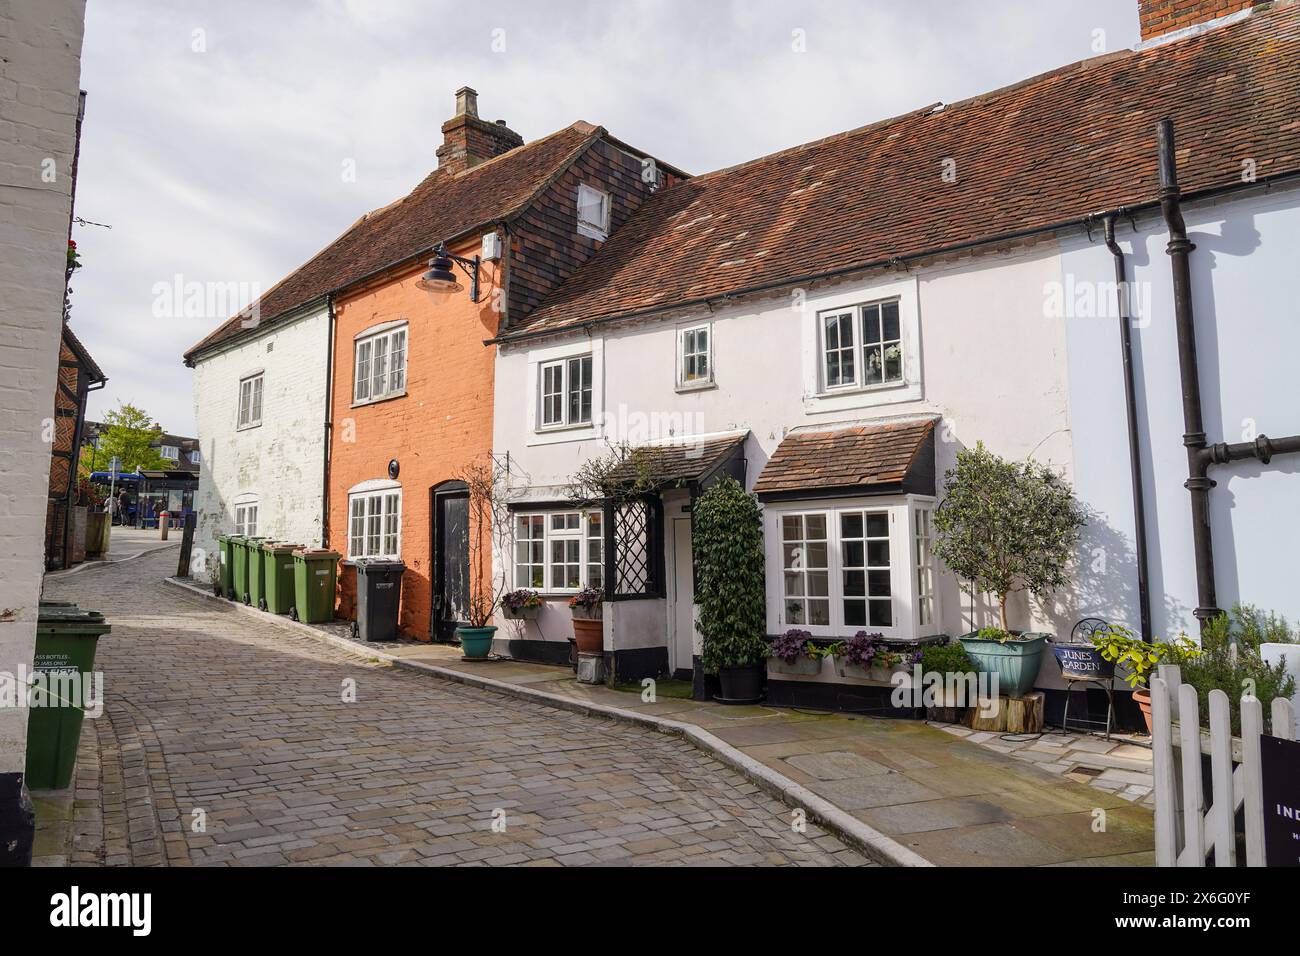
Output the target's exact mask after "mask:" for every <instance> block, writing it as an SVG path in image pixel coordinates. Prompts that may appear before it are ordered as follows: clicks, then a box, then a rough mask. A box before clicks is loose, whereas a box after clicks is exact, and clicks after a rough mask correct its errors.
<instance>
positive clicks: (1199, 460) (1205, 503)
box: [1156, 119, 1300, 644]
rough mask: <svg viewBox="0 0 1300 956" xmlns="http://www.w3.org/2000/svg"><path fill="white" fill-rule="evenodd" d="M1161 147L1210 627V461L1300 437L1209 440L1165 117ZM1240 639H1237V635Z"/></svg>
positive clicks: (1287, 448) (1277, 449) (1199, 566)
mask: <svg viewBox="0 0 1300 956" xmlns="http://www.w3.org/2000/svg"><path fill="white" fill-rule="evenodd" d="M1156 131H1157V138H1158V140H1159V146H1160V209H1161V212H1163V213H1164V218H1165V224H1166V225H1167V226H1168V227H1169V245H1168V246H1167V247H1166V249H1165V251H1166V252H1167V253H1168V254H1169V258H1170V259H1171V260H1172V262H1171V265H1172V268H1173V282H1174V327H1175V329H1176V331H1177V334H1178V372H1179V378H1180V379H1181V383H1182V389H1183V428H1184V432H1183V445H1184V446H1186V448H1187V475H1188V477H1187V482H1186V484H1185V485H1184V487H1186V488H1187V490H1188V492H1190V494H1191V499H1192V543H1193V546H1194V548H1195V554H1196V594H1197V598H1196V599H1197V602H1198V607H1197V608H1196V610H1195V611H1194V612H1193V614H1194V615H1195V616H1196V618H1197V619H1198V620H1199V621H1200V622H1201V630H1202V632H1204V630H1205V625H1206V622H1208V621H1209V620H1210V619H1211V618H1213V617H1216V616H1218V615H1219V614H1221V613H1222V611H1220V609H1219V607H1218V596H1217V594H1216V592H1215V585H1214V545H1213V541H1212V540H1211V536H1210V508H1209V498H1210V489H1211V488H1213V487H1214V486H1215V482H1214V480H1213V479H1212V478H1210V477H1209V469H1210V465H1221V464H1227V463H1228V462H1231V461H1242V460H1245V459H1247V458H1256V459H1258V460H1259V461H1260V463H1261V464H1264V465H1267V464H1268V463H1269V462H1270V461H1271V460H1272V458H1273V456H1274V455H1281V454H1294V453H1296V452H1300V436H1290V437H1287V438H1275V439H1270V438H1269V437H1268V436H1267V435H1260V436H1259V437H1258V438H1256V439H1255V440H1254V441H1253V442H1240V443H1237V444H1228V443H1227V442H1219V443H1218V444H1215V445H1213V446H1207V445H1206V443H1205V426H1204V422H1203V420H1202V417H1201V382H1200V373H1199V371H1198V370H1197V365H1196V323H1195V318H1194V315H1193V312H1192V282H1191V270H1190V267H1189V263H1188V258H1189V254H1190V253H1191V251H1192V250H1193V249H1195V248H1196V246H1195V245H1194V244H1193V243H1192V242H1191V241H1190V240H1189V239H1188V238H1187V226H1186V224H1185V223H1184V222H1183V212H1182V206H1181V202H1180V197H1181V195H1182V193H1181V190H1179V188H1178V164H1177V160H1176V158H1175V154H1174V124H1173V121H1172V120H1169V119H1162V120H1161V121H1160V123H1159V125H1158V126H1157V128H1156ZM1233 643H1234V644H1235V643H1236V641H1235V639H1234V640H1233Z"/></svg>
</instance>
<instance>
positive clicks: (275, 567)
mask: <svg viewBox="0 0 1300 956" xmlns="http://www.w3.org/2000/svg"><path fill="white" fill-rule="evenodd" d="M301 548H302V545H300V544H289V543H287V542H284V541H267V542H264V543H263V544H262V576H263V578H264V579H265V580H264V581H263V583H262V597H263V599H264V601H265V603H266V610H268V611H270V612H271V613H272V614H288V613H289V609H290V608H291V607H293V600H294V594H293V591H294V586H293V553H294V552H295V551H298V550H301Z"/></svg>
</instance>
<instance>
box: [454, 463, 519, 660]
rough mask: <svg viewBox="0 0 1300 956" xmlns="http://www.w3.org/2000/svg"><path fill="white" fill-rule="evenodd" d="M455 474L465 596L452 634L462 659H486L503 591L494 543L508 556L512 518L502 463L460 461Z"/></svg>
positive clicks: (502, 571) (495, 630)
mask: <svg viewBox="0 0 1300 956" xmlns="http://www.w3.org/2000/svg"><path fill="white" fill-rule="evenodd" d="M456 477H457V478H458V479H459V480H460V481H462V482H464V484H465V487H466V489H467V490H468V492H469V502H468V504H469V548H468V550H469V569H470V588H469V600H468V601H467V602H466V608H465V621H464V622H463V623H461V624H459V625H458V626H457V627H456V638H457V639H458V640H459V641H460V649H461V652H462V653H463V654H464V655H465V659H466V660H474V661H482V660H487V659H488V658H489V656H490V655H491V653H492V639H493V637H495V636H496V632H497V629H496V625H494V624H493V623H492V618H493V616H494V615H495V614H496V612H497V609H498V608H500V607H501V605H502V601H503V599H504V597H505V593H506V572H505V568H504V566H502V567H500V568H498V569H497V570H496V571H495V572H494V570H493V562H492V554H493V547H494V545H495V547H496V549H497V550H499V551H500V552H501V553H502V554H509V553H510V552H511V546H512V544H513V537H512V536H513V533H514V522H513V520H512V518H511V515H510V512H509V509H508V508H507V507H506V502H507V493H506V487H505V479H506V473H505V467H504V466H503V465H501V464H499V463H498V462H497V461H496V459H495V458H493V457H492V456H491V455H485V456H483V457H482V458H479V459H476V460H474V461H472V462H470V463H469V464H467V465H465V466H464V467H463V468H462V469H461V470H460V471H459V473H458V474H457V475H456Z"/></svg>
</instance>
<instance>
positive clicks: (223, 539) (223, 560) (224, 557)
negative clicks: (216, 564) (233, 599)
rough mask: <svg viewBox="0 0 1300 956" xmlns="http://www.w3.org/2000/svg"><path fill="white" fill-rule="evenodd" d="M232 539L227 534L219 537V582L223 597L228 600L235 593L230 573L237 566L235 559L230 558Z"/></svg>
mask: <svg viewBox="0 0 1300 956" xmlns="http://www.w3.org/2000/svg"><path fill="white" fill-rule="evenodd" d="M232 537H233V536H232V535H226V534H219V535H217V557H218V559H219V561H220V577H219V578H218V581H219V582H220V584H219V587H220V588H221V596H222V597H224V598H228V597H230V596H231V595H233V594H234V593H235V592H234V591H233V590H232V585H231V582H230V571H231V569H232V568H233V567H234V564H235V559H234V558H232V557H231V556H230V545H231V540H232Z"/></svg>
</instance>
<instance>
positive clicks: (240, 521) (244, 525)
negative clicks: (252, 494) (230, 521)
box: [235, 498, 261, 538]
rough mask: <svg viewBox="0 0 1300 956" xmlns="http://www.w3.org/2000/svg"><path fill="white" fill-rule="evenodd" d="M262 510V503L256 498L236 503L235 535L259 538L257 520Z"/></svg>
mask: <svg viewBox="0 0 1300 956" xmlns="http://www.w3.org/2000/svg"><path fill="white" fill-rule="evenodd" d="M260 510H261V502H259V501H258V499H256V498H249V499H248V500H247V501H239V502H236V503H235V534H242V535H244V537H247V538H255V537H257V519H258V516H259V515H258V512H259V511H260Z"/></svg>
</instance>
